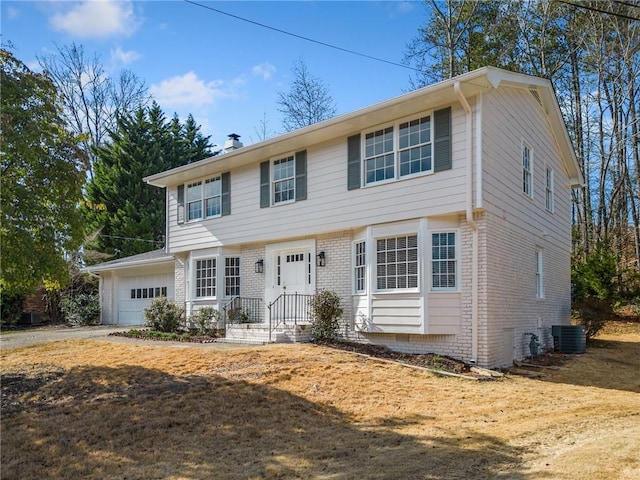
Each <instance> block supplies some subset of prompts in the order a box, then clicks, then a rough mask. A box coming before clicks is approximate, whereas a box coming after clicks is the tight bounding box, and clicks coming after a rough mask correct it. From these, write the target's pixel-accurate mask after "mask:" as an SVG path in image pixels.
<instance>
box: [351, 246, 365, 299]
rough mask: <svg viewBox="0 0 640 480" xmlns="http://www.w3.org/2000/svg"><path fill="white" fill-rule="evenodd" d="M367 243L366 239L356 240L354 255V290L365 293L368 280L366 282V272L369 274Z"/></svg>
mask: <svg viewBox="0 0 640 480" xmlns="http://www.w3.org/2000/svg"><path fill="white" fill-rule="evenodd" d="M365 247H366V243H365V242H364V241H361V242H356V243H355V244H354V252H353V253H354V255H353V261H354V262H353V263H354V267H353V268H354V272H353V274H354V275H353V278H354V290H355V292H356V293H364V291H365V289H366V286H367V282H366V274H367V263H366V261H367V257H366V248H365Z"/></svg>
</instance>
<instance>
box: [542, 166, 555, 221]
mask: <svg viewBox="0 0 640 480" xmlns="http://www.w3.org/2000/svg"><path fill="white" fill-rule="evenodd" d="M555 176H556V174H555V172H554V171H553V169H552V168H551V167H549V165H547V167H546V168H545V196H544V198H545V207H546V209H547V211H548V212H551V213H553V212H554V209H555Z"/></svg>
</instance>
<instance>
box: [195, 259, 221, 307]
mask: <svg viewBox="0 0 640 480" xmlns="http://www.w3.org/2000/svg"><path fill="white" fill-rule="evenodd" d="M195 280H196V285H195V296H196V298H206V297H215V296H216V259H215V258H205V259H202V260H196V268H195Z"/></svg>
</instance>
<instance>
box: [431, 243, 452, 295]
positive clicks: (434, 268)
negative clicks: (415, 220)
mask: <svg viewBox="0 0 640 480" xmlns="http://www.w3.org/2000/svg"><path fill="white" fill-rule="evenodd" d="M457 270H458V260H457V255H456V234H455V232H443V233H433V234H432V235H431V288H432V289H433V290H455V289H456V288H457V287H458V281H457Z"/></svg>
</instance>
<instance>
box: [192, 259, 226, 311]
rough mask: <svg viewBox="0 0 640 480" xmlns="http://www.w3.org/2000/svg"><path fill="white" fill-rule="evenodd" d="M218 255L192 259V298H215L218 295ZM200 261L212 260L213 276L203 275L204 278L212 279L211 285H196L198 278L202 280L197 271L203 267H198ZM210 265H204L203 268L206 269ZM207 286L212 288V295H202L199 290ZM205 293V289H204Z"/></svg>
mask: <svg viewBox="0 0 640 480" xmlns="http://www.w3.org/2000/svg"><path fill="white" fill-rule="evenodd" d="M219 258H220V257H219V256H217V255H216V256H211V257H199V258H194V259H193V298H194V299H195V300H202V299H215V298H217V295H218V259H219ZM200 262H213V267H212V268H213V276H207V277H204V279H208V280H211V281H212V285H205V286H200V287H199V286H198V280H202V278H200V279H199V278H198V272H200V271H202V270H203V268H202V267H200V268H199V264H200ZM208 268H211V267H205V269H208ZM207 288H211V289H213V292H212V293H213V295H206V294H205V295H202V294H201V292H200V290H201V289H207ZM205 293H206V291H205Z"/></svg>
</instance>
